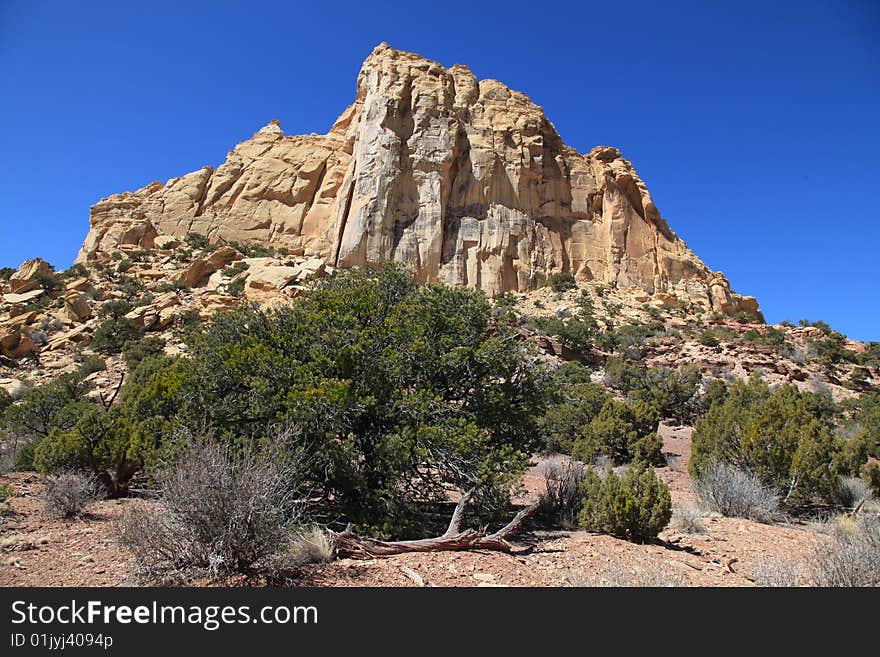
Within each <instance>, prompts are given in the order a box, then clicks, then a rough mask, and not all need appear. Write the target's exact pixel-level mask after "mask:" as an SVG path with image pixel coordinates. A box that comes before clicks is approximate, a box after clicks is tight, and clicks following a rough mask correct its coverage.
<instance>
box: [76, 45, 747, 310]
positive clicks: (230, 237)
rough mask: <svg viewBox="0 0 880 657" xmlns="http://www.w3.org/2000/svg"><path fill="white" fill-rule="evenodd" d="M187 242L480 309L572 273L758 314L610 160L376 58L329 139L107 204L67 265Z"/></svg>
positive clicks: (626, 170)
mask: <svg viewBox="0 0 880 657" xmlns="http://www.w3.org/2000/svg"><path fill="white" fill-rule="evenodd" d="M190 232H196V233H200V234H202V235H205V236H207V237H209V238H210V239H211V241H212V242H213V243H217V244H222V243H224V242H229V241H234V242H252V243H260V244H264V245H271V246H273V247H275V248H280V247H284V248H285V249H287V250H289V252H290V253H292V254H293V255H296V256H303V257H306V258H310V257H314V258H320V259H321V260H322V261H323V262H324V263H326V264H327V265H331V266H341V267H350V266H356V265H363V264H368V263H378V262H382V261H387V260H398V261H403V262H405V263H407V264H408V265H409V266H410V267H411V269H412V270H413V272H414V273H415V275H416V277H417V278H418V280H420V281H425V282H427V281H440V282H443V283H447V284H450V285H466V286H471V287H477V288H480V289H483V290H485V291H486V292H487V293H489V294H493V293H497V292H508V291H526V290H530V289H534V288H536V287H538V286H539V285H540V284H541V283H542V282H544V281H545V280H546V278H547V277H548V275H549V274H551V273H554V272H571V273H573V274H574V275H575V277H576V278H577V279H578V280H579V281H582V282H586V281H600V282H603V283H606V284H610V285H614V286H617V287H619V288H621V289H633V290H637V291H639V292H640V293H642V294H644V293H648V294H659V293H662V294H667V295H673V296H674V297H676V298H678V299H681V300H683V301H686V302H689V303H695V304H697V305H699V306H701V307H703V308H707V309H711V310H715V311H720V312H724V313H727V314H735V313H737V312H747V313H750V314H753V315H757V314H758V306H757V303H756V301H755V300H754V299H753V298H751V297H740V296H738V295H736V294H734V293H733V292H732V291H731V289H730V285H729V283H728V282H727V280H726V278H725V277H724V276H723V275H722V274H720V273H717V272H713V271H711V270H710V269H709V268H708V267H707V266H706V265H705V264H704V263H703V262H702V261H701V260H700V259H699V258H698V257H697V256H696V255H695V254H694V253H693V252H692V251H690V249H688V248H687V246H686V245H685V244H684V242H683V241H682V240H681V239H679V238H678V237H677V236H676V235H675V234H674V233H673V232H672V230H670V228H669V226H668V225H667V224H666V222H665V221H664V220H663V218H662V217H661V215H660V212H659V211H658V210H657V208H656V206H655V205H654V203H653V201H652V199H651V196H650V194H649V193H648V190H647V188H646V186H645V184H644V183H643V182H642V180H641V179H640V178H639V177H638V175H637V174H636V172H635V170H634V169H633V166H632V164H631V163H630V162H629V161H627V160H626V159H624V158H623V157H622V155H621V153H620V151H618V150H617V149H615V148H611V147H607V146H599V147H596V148H594V149H593V150H591V151H590V152H589V153H588V154H581V153H578V152H577V151H575V150H574V149H572V148H570V147H568V146H566V145H565V144H564V143H563V141H562V139H561V138H560V136H559V135H558V134H557V132H556V130H555V128H554V127H553V124H552V123H550V121H549V120H548V119H547V117H545V116H544V113H543V111H542V109H541V108H540V107H539V106H537V105H536V104H535V103H533V102H532V101H531V100H530V99H529V98H528V97H526V96H525V95H523V94H521V93H519V92H517V91H513V90H511V89H509V88H507V87H506V86H504V85H503V84H501V83H500V82H496V81H495V80H479V81H478V80H477V79H476V77H474V75H473V74H472V73H471V72H470V71H469V70H468V69H467V67H465V66H460V65H456V66H453V67H452V68H449V69H447V68H444V67H443V66H442V65H440V64H438V63H436V62H432V61H429V60H427V59H424V58H422V57H419V56H418V55H414V54H411V53H406V52H401V51H398V50H394V49H392V48H390V47H389V46H388V45H386V44H382V45H380V46H378V47H377V48H376V49H375V50H374V51H373V53H372V54H371V55H370V56H369V57H368V58H367V60H366V61H365V62H364V64H363V68H362V69H361V72H360V75H359V76H358V81H357V96H356V99H355V102H354V103H353V104H352V105H351V106H350V107H349V108H348V109H347V110H345V112H343V114H342V116H340V117H339V119H338V120H337V121H336V123H335V124H334V126H333V128H332V129H331V130H330V132H329V133H327V134H326V135H315V134H312V135H305V136H296V137H292V136H285V135H284V134H283V132H282V130H281V128H280V126H279V125H278V122H277V121H273V122H272V123H270V124H269V125H267V126H266V127H264V128H263V129H261V130H260V131H258V132H257V133H256V134H255V135H254V137H253V138H252V139H250V140H248V141H245V142H243V143H241V144H239V145H238V146H236V147H235V149H233V150H232V151H231V152H230V153H229V155H228V157H227V159H226V162H224V163H223V164H222V165H220V166H219V167H217V168H216V169H213V168H211V167H204V168H202V169H200V170H198V171H195V172H193V173H189V174H187V175H184V176H182V177H180V178H174V179H172V180H169V181H168V182H167V183H166V184H164V185H163V184H162V183H161V182H154V183H152V184H150V185H147V186H146V187H144V188H142V189H140V190H138V191H136V192H134V193H129V192H126V193H123V194H116V195H113V196H110V197H109V198H106V199H103V200H101V201H100V202H98V203H97V204H95V205H94V206H93V207H92V210H91V229H90V231H89V234H88V236H87V238H86V240H85V243H84V245H83V247H82V250H81V252H80V255H79V262H90V261H108V260H110V259H112V257H113V256H112V254H113V252H114V251H116V250H118V249H119V247H120V246H125V245H129V246H134V247H138V248H145V249H152V248H156V247H162V246H163V244H164V243H165V240H167V239H168V238H177V239H180V238H183V237H184V236H185V235H186V234H188V233H190Z"/></svg>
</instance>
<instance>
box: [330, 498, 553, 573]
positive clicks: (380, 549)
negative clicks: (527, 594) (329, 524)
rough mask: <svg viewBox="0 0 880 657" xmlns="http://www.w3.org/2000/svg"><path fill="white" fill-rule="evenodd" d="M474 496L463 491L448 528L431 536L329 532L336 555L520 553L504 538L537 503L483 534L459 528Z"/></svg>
mask: <svg viewBox="0 0 880 657" xmlns="http://www.w3.org/2000/svg"><path fill="white" fill-rule="evenodd" d="M473 495H474V490H473V489H471V490H469V491H468V492H467V493H465V494H464V495H463V496H462V498H461V500H459V502H458V504H457V505H456V506H455V511H453V513H452V518H451V519H450V520H449V527H448V528H447V529H446V531H445V532H444V533H443V534H442V535H440V536H435V537H432V538H420V539H416V540H411V541H380V540H378V539H375V538H368V537H364V536H359V535H357V534H356V533H354V532H353V531H351V529H346V530H345V531H343V532H338V533H337V532H332V537H333V541H334V545H335V548H336V554H337V556H339V557H343V558H344V557H350V558H353V559H374V558H376V557H389V556H392V555H395V554H406V553H409V552H456V551H461V550H494V551H497V552H507V553H517V552H519V553H522V552H525V551H527V550H523V549H517V548H516V547H515V546H514V545H512V544H511V543H509V542H508V540H507V539H508V538H509V537H510V536H513V535H514V534H516V533H517V532H518V531H519V530H520V529H521V528H522V524H523V522H524V521H525V520H526V518H528V517H529V516H531V515H532V514H533V513H534V512H535V510H536V509H537V504H532V505H531V506H528V507H526V508H524V509H522V510H521V511H520V512H519V513H517V514H516V516H514V518H513V520H511V521H510V522H509V523H507V524H506V525H505V526H504V527H502V528H501V529H499V530H498V531H497V532H495V533H493V534H486V532H485V531H483V530H480V531H478V530H475V529H465V530H464V531H461V529H460V525H461V517H462V515H463V513H464V509H465V506H467V504H468V502H470V500H471V498H472V497H473Z"/></svg>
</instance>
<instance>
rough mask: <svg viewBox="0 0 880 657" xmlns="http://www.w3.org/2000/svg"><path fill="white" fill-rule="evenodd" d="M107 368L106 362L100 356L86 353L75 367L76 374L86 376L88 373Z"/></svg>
mask: <svg viewBox="0 0 880 657" xmlns="http://www.w3.org/2000/svg"><path fill="white" fill-rule="evenodd" d="M106 369H107V363H105V362H104V359H103V358H101V357H100V356H95V355H88V356H85V357H83V359H82V361H81V362H80V364H79V367H78V368H77V376H79V377H82V378H86V377H87V376H88V375H89V374H94V373H95V372H103V371H104V370H106Z"/></svg>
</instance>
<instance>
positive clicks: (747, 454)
mask: <svg viewBox="0 0 880 657" xmlns="http://www.w3.org/2000/svg"><path fill="white" fill-rule="evenodd" d="M835 413H836V408H835V407H834V404H833V402H832V401H831V400H830V397H829V396H827V395H818V394H814V393H809V392H800V391H798V389H797V388H796V387H795V386H793V385H789V384H786V385H783V386H780V387H779V388H777V389H776V390H774V391H771V390H770V388H769V387H768V386H767V385H766V384H764V383H763V382H762V381H761V380H760V379H759V378H758V377H753V378H752V379H751V380H750V381H749V382H748V383H743V382H741V381H736V382H734V383H733V384H732V385H731V386H730V387H729V388H728V390H727V393H726V394H725V395H724V396H723V398H718V399H716V400H715V402H714V403H713V404H712V406H711V407H710V408H709V410H708V412H707V413H706V415H705V417H703V418H701V419H700V420H699V421H698V422H697V423H696V426H695V428H694V434H693V445H692V452H691V460H690V464H689V470H690V472H691V476H692V477H694V478H698V477H699V476H700V473H701V472H702V471H703V470H704V469H705V468H707V467H710V466H711V465H712V464H713V463H729V464H732V465H734V466H736V467H738V468H740V469H742V470H745V471H748V472H752V473H754V474H755V475H756V476H757V477H758V478H759V479H760V481H761V483H762V484H763V485H764V486H766V487H768V488H771V489H773V490H775V491H779V492H781V493H782V494H783V496H784V501H785V502H786V503H788V504H790V505H796V504H803V503H807V502H811V501H813V500H815V499H821V500H831V499H832V498H833V494H834V491H835V489H836V488H837V482H838V480H839V478H840V476H841V475H849V474H856V475H857V474H858V469H859V468H860V467H861V465H862V463H863V462H864V460H865V458H867V457H866V455H864V450H863V449H861V448H860V446H859V445H858V444H857V443H854V442H852V441H847V440H845V439H843V438H838V437H836V436H835V432H834V418H835Z"/></svg>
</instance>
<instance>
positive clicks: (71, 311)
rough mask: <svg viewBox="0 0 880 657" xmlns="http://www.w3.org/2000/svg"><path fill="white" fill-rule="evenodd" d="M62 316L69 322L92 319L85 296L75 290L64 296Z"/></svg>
mask: <svg viewBox="0 0 880 657" xmlns="http://www.w3.org/2000/svg"><path fill="white" fill-rule="evenodd" d="M64 315H65V316H66V317H67V319H68V320H70V321H71V322H74V323H77V322H82V321H85V320H87V319H89V318H90V317H92V309H91V307H90V306H89V302H88V299H87V298H86V296H85V295H84V294H82V293H80V292H77V291H76V290H71V291H70V292H68V293H67V294H65V295H64Z"/></svg>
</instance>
